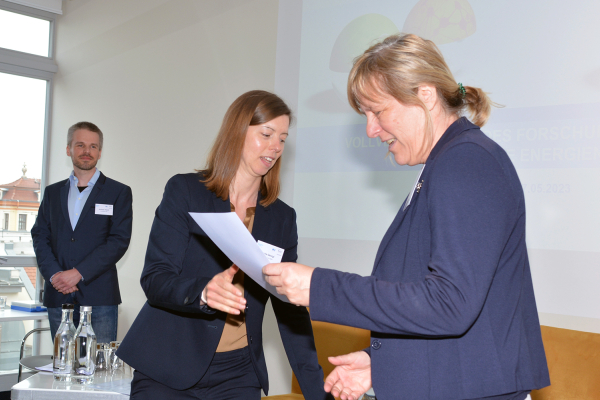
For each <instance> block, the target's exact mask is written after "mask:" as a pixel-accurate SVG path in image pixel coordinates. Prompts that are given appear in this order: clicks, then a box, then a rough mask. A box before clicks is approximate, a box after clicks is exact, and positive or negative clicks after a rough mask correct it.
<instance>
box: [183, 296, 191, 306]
mask: <svg viewBox="0 0 600 400" xmlns="http://www.w3.org/2000/svg"><path fill="white" fill-rule="evenodd" d="M188 301H190V298H189V297H186V298H185V299H183V304H184V305H186V304H187V303H188Z"/></svg>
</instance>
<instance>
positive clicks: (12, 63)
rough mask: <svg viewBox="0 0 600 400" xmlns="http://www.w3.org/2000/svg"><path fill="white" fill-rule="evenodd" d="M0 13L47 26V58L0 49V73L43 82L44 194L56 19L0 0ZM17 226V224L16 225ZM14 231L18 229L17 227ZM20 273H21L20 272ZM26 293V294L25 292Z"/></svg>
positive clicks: (14, 262) (25, 261) (16, 261)
mask: <svg viewBox="0 0 600 400" xmlns="http://www.w3.org/2000/svg"><path fill="white" fill-rule="evenodd" d="M0 9H2V10H5V11H10V12H14V13H17V14H22V15H26V16H29V17H34V18H40V19H43V20H46V21H49V22H50V27H49V29H50V32H49V43H48V56H47V57H45V56H39V55H35V54H29V53H24V52H20V51H16V50H10V49H6V48H2V47H0V72H2V73H7V74H12V75H18V76H23V77H26V78H34V79H42V80H45V81H46V110H45V115H44V120H45V121H44V137H43V139H42V140H43V153H42V154H43V156H42V175H41V182H40V190H41V191H42V193H43V191H44V189H45V188H46V185H47V182H48V153H49V147H50V126H51V110H52V93H53V85H54V74H55V73H56V72H57V71H58V66H57V64H56V60H55V42H56V35H55V26H56V18H57V15H56V14H54V13H51V12H48V11H43V10H39V9H35V8H31V7H27V6H24V5H20V4H16V3H11V2H7V1H5V0H0ZM17 224H18V221H17ZM17 227H18V225H17ZM3 257H4V258H7V259H8V262H7V263H6V264H4V265H3V266H4V267H32V266H37V262H36V258H35V256H10V255H8V256H3ZM22 271H23V270H22ZM36 281H37V282H36V289H35V291H36V293H35V296H36V297H34V296H31V293H30V296H31V297H32V298H33V299H37V298H39V291H40V289H41V284H42V277H41V274H40V273H39V271H38V274H37V279H36ZM28 291H29V290H28Z"/></svg>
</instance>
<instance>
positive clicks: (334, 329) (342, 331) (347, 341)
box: [263, 321, 370, 400]
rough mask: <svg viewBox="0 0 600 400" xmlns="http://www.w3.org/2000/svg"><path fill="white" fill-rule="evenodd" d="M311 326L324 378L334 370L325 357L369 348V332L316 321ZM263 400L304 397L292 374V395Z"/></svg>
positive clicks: (298, 399) (291, 399) (292, 399)
mask: <svg viewBox="0 0 600 400" xmlns="http://www.w3.org/2000/svg"><path fill="white" fill-rule="evenodd" d="M312 326H313V332H314V336H315V346H316V347H317V357H318V358H319V364H320V365H321V367H322V368H323V372H324V376H325V377H327V375H329V373H330V372H331V371H333V368H334V367H333V365H332V364H330V363H329V361H328V360H327V357H331V356H339V355H343V354H348V353H352V352H353V351H358V350H362V349H365V348H367V347H369V344H370V332H369V331H366V330H364V329H359V328H352V327H349V326H343V325H336V324H329V323H327V322H318V321H313V322H312ZM263 399H264V400H303V399H304V396H302V390H300V385H299V384H298V380H297V379H296V377H295V376H294V375H293V374H292V393H290V394H281V395H276V396H267V397H263Z"/></svg>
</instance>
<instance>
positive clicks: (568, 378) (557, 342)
mask: <svg viewBox="0 0 600 400" xmlns="http://www.w3.org/2000/svg"><path fill="white" fill-rule="evenodd" d="M542 339H543V341H544V349H545V350H546V359H547V361H548V369H549V371H550V383H551V385H550V386H548V387H546V388H543V389H540V390H534V391H532V392H531V398H532V400H595V399H600V334H597V333H589V332H581V331H572V330H569V329H559V328H552V327H549V326H542Z"/></svg>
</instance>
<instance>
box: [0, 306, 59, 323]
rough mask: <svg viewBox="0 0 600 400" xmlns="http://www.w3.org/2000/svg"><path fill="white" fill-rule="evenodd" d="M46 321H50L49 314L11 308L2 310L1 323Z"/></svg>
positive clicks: (0, 311) (0, 312) (0, 313)
mask: <svg viewBox="0 0 600 400" xmlns="http://www.w3.org/2000/svg"><path fill="white" fill-rule="evenodd" d="M44 319H48V312H46V311H42V312H29V311H19V310H13V309H10V308H6V309H4V310H0V322H7V321H31V320H34V321H41V320H44Z"/></svg>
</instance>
